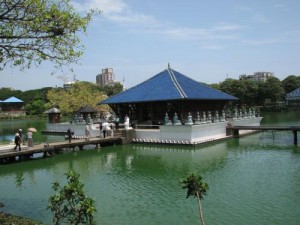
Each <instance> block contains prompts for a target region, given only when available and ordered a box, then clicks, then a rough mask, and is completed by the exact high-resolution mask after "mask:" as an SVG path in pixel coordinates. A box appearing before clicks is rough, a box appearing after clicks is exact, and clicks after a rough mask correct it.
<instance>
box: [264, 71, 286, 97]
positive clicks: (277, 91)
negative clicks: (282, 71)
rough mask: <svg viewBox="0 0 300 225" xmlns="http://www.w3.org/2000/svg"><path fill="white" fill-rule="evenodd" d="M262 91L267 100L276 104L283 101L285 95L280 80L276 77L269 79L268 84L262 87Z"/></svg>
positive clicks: (265, 83)
mask: <svg viewBox="0 0 300 225" xmlns="http://www.w3.org/2000/svg"><path fill="white" fill-rule="evenodd" d="M260 91H261V92H262V95H264V96H265V99H269V100H271V102H274V103H275V102H277V101H281V100H282V99H283V97H284V94H285V91H284V89H283V87H282V84H281V82H280V80H279V79H278V78H276V77H269V78H268V79H267V80H266V82H264V83H263V84H262V85H261V90H260Z"/></svg>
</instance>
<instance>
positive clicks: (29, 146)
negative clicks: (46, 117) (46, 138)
mask: <svg viewBox="0 0 300 225" xmlns="http://www.w3.org/2000/svg"><path fill="white" fill-rule="evenodd" d="M32 135H33V133H32V132H31V131H30V130H29V131H28V132H27V146H28V148H31V147H33V140H32Z"/></svg>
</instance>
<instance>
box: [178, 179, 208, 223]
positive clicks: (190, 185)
mask: <svg viewBox="0 0 300 225" xmlns="http://www.w3.org/2000/svg"><path fill="white" fill-rule="evenodd" d="M180 183H181V185H182V188H183V189H187V194H186V198H188V197H190V196H194V197H197V199H198V206H199V215H200V220H201V224H202V225H205V222H204V216H203V212H202V206H201V199H203V195H206V192H207V190H208V184H207V183H204V182H202V177H201V176H196V175H195V174H191V175H189V176H188V177H187V178H185V179H182V180H180Z"/></svg>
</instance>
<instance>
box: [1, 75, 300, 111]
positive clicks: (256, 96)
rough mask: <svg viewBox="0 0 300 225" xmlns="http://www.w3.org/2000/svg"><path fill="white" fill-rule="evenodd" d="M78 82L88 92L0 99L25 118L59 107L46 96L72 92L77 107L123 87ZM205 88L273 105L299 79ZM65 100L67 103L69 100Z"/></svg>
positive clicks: (7, 92) (4, 91)
mask: <svg viewBox="0 0 300 225" xmlns="http://www.w3.org/2000/svg"><path fill="white" fill-rule="evenodd" d="M78 83H80V84H81V86H80V87H77V86H76V85H75V86H74V87H72V88H73V89H75V88H78V90H82V89H83V86H82V85H84V86H85V87H87V89H88V90H87V92H82V91H81V92H79V91H74V90H73V91H72V88H71V90H64V89H63V88H52V87H44V88H41V89H35V90H28V91H20V90H13V89H11V88H1V89H0V100H5V99H7V98H9V97H12V96H14V97H16V98H19V99H21V100H23V101H24V102H25V106H24V110H25V111H26V112H27V114H28V115H42V114H43V113H44V112H45V111H46V110H48V109H50V108H51V107H53V106H54V104H56V106H59V102H56V103H54V102H53V100H51V99H49V96H50V95H49V93H53V92H56V93H59V91H60V94H59V95H61V94H62V92H72V96H73V97H74V98H75V99H74V103H76V105H79V107H80V99H82V95H85V96H86V95H87V93H88V92H91V93H92V92H93V94H95V93H98V94H99V95H100V94H102V95H105V96H107V97H109V96H112V95H115V94H117V93H119V92H121V91H122V90H123V86H122V85H121V84H117V85H115V86H106V87H104V88H100V87H99V86H97V85H96V84H93V83H90V82H85V81H83V82H78ZM209 86H210V87H212V88H215V89H218V90H220V91H223V92H225V93H228V94H231V95H233V96H235V97H237V98H239V101H238V102H236V103H237V104H239V105H247V106H266V105H268V104H269V105H270V104H273V105H276V104H277V103H280V102H284V100H285V96H286V94H288V93H290V92H292V91H294V90H295V89H297V88H299V87H300V76H296V75H290V76H288V77H286V78H285V79H284V80H282V81H280V80H279V79H278V78H276V77H270V78H268V79H267V80H266V81H265V82H263V81H253V80H238V79H231V78H229V79H226V80H224V81H223V82H220V83H218V84H211V85H209ZM68 100H69V101H70V99H68ZM60 101H62V100H60ZM78 102H79V103H78ZM85 102H86V101H85ZM67 107H69V106H67ZM79 107H78V108H79Z"/></svg>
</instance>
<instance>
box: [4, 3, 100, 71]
mask: <svg viewBox="0 0 300 225" xmlns="http://www.w3.org/2000/svg"><path fill="white" fill-rule="evenodd" d="M97 12H98V11H95V10H91V11H90V12H88V13H86V14H85V15H83V16H81V15H80V14H79V13H77V12H76V11H75V9H74V8H73V7H72V6H71V5H70V0H60V1H57V0H48V1H45V0H2V1H0V63H1V65H2V66H1V67H0V69H3V68H4V67H5V66H6V65H7V64H8V63H10V64H11V66H19V67H20V68H21V69H25V68H30V67H31V65H32V64H35V65H36V66H37V65H39V64H41V63H42V62H43V61H45V60H48V61H50V62H52V63H53V64H54V67H55V68H62V67H64V66H68V65H70V64H71V63H75V62H77V61H78V59H79V57H80V56H81V55H82V54H83V52H82V50H83V46H82V45H81V43H80V39H79V36H78V32H82V33H85V32H86V29H87V26H88V24H89V22H90V21H91V19H92V16H93V15H95V14H96V13H97Z"/></svg>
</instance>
